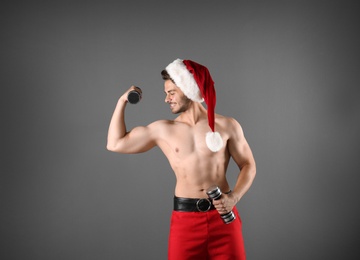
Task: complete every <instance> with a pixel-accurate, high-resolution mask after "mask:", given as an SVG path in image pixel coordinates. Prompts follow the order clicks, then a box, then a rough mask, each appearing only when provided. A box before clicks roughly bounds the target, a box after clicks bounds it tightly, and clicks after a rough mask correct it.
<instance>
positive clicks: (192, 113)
mask: <svg viewBox="0 0 360 260" xmlns="http://www.w3.org/2000/svg"><path fill="white" fill-rule="evenodd" d="M204 118H207V111H206V109H205V108H204V107H203V106H202V105H201V103H199V102H192V103H191V105H190V106H189V108H188V109H187V110H186V111H184V112H182V113H181V115H180V116H179V117H178V118H177V120H178V121H181V122H184V123H187V124H190V125H196V123H197V122H199V121H200V120H201V119H204Z"/></svg>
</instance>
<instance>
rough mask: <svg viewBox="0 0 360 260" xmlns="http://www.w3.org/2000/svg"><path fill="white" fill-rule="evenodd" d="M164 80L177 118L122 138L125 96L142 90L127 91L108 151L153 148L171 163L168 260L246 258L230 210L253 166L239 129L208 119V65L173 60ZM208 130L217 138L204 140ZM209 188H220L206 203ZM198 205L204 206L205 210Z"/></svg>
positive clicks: (211, 103) (211, 94)
mask: <svg viewBox="0 0 360 260" xmlns="http://www.w3.org/2000/svg"><path fill="white" fill-rule="evenodd" d="M162 76H163V79H164V80H165V82H164V92H165V95H166V96H165V102H166V103H167V104H169V107H170V110H171V112H172V113H173V114H180V115H179V116H178V117H177V118H175V119H174V120H159V121H155V122H153V123H151V124H149V125H148V126H138V127H135V128H133V129H132V130H131V131H129V132H127V130H126V125H125V120H124V113H125V107H126V104H127V94H128V92H129V91H131V90H137V91H141V90H140V89H139V88H137V87H135V86H132V87H131V88H130V89H129V90H127V91H126V92H125V93H124V94H123V95H122V96H121V97H120V99H119V100H118V102H117V105H116V108H115V111H114V113H113V116H112V118H111V122H110V126H109V132H108V142H107V149H108V150H110V151H113V152H118V153H126V154H131V153H142V152H146V151H148V150H149V149H151V148H153V147H155V146H158V147H159V148H160V149H161V150H162V152H163V153H164V154H165V156H166V157H167V159H168V160H169V163H170V165H171V168H172V169H173V171H174V173H175V176H176V186H175V197H174V210H173V214H172V219H171V227H170V236H169V248H168V259H172V260H173V259H179V260H180V259H181V260H184V259H209V258H211V259H245V249H244V243H243V238H242V231H241V219H240V216H239V213H238V212H237V210H236V207H235V205H236V204H237V203H238V202H239V201H240V200H241V198H242V197H243V196H244V194H245V193H246V192H247V191H248V189H249V188H250V186H251V184H252V182H253V180H254V178H255V174H256V166H255V160H254V158H253V155H252V152H251V149H250V147H249V145H248V143H247V141H246V139H245V137H244V134H243V131H242V128H241V126H240V124H239V123H238V122H237V121H236V120H235V119H233V118H229V117H225V116H221V115H218V114H215V113H214V107H215V102H216V97H215V89H214V86H213V81H212V79H211V76H210V74H209V72H208V70H207V68H206V67H204V66H202V65H200V64H198V63H195V62H193V61H190V60H180V59H177V60H175V61H174V62H172V63H170V64H169V65H168V66H167V67H166V69H165V70H164V71H162ZM184 77H188V78H189V79H188V80H186V79H184ZM194 84H195V85H194ZM189 85H192V86H190V87H189ZM194 86H195V88H197V90H198V92H197V93H195V94H193V93H192V92H191V91H193V90H195V89H194ZM189 88H190V90H191V91H190V92H189ZM184 92H186V93H187V94H185V93H184ZM194 96H195V97H194ZM197 97H199V98H200V100H201V99H202V98H203V99H205V102H206V104H207V110H206V109H205V108H204V107H203V105H202V104H201V103H200V102H198V101H194V100H198V99H197ZM209 126H210V128H211V129H212V130H216V132H214V131H213V132H211V131H210V135H211V134H216V135H217V138H218V137H220V140H215V141H214V140H213V141H211V138H210V140H207V138H205V136H206V134H207V132H209V129H210V128H209ZM214 138H215V137H214ZM215 139H216V138H215ZM211 142H213V143H214V142H215V145H212V144H211ZM214 147H215V148H214ZM230 158H232V159H233V160H234V161H235V163H236V164H237V165H238V167H239V170H240V173H239V175H238V178H237V181H236V183H235V185H234V187H233V189H232V191H231V189H230V185H229V183H228V182H227V179H226V170H227V167H228V164H229V160H230ZM214 185H215V186H218V187H219V188H220V190H221V191H222V193H223V194H222V197H221V199H220V200H213V201H212V202H211V204H206V203H209V201H208V200H207V198H208V196H207V194H206V190H207V189H208V188H209V187H211V186H214ZM199 201H200V202H201V203H205V208H204V207H202V206H203V205H200V204H199ZM231 210H232V211H233V212H234V214H235V217H236V219H235V220H234V221H233V222H232V223H230V224H224V222H223V221H222V220H221V218H220V216H219V214H220V215H222V214H225V213H227V212H230V211H231Z"/></svg>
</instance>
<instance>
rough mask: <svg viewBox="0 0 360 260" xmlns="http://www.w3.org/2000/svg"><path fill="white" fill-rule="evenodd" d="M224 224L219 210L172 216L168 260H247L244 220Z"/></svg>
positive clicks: (174, 214) (175, 213)
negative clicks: (242, 225) (242, 223)
mask: <svg viewBox="0 0 360 260" xmlns="http://www.w3.org/2000/svg"><path fill="white" fill-rule="evenodd" d="M233 212H234V214H235V216H236V219H235V220H234V221H233V222H232V223H230V224H224V222H223V221H222V219H221V217H220V215H219V213H218V212H217V210H210V211H208V212H178V211H173V213H172V216H171V225H170V236H169V251H168V259H169V260H190V259H193V260H203V259H204V260H205V259H217V260H226V259H227V260H245V259H246V258H245V248H244V241H243V237H242V231H241V219H240V216H239V213H238V211H237V209H236V207H234V209H233Z"/></svg>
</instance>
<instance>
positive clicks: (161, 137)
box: [157, 116, 230, 198]
mask: <svg viewBox="0 0 360 260" xmlns="http://www.w3.org/2000/svg"><path fill="white" fill-rule="evenodd" d="M226 120H227V119H226V118H225V117H221V116H217V118H216V127H215V129H216V131H219V132H220V133H221V136H222V138H223V141H224V147H223V148H222V149H221V150H220V151H218V152H215V153H214V152H212V151H210V150H209V148H208V147H207V146H206V143H205V136H206V133H207V132H209V131H210V128H209V126H208V124H207V120H201V121H199V122H198V123H196V124H195V125H193V126H191V125H189V124H186V123H183V122H181V121H177V120H174V121H170V120H169V121H167V120H161V121H158V122H157V124H159V127H157V129H158V134H157V137H158V138H157V140H158V142H157V145H158V146H159V147H160V149H161V150H162V151H163V153H164V154H165V156H166V157H167V159H168V161H169V163H170V165H171V167H172V169H173V171H174V173H175V176H176V186H175V195H176V196H178V197H187V198H206V197H207V195H206V193H205V191H206V189H208V188H209V187H211V186H213V185H217V186H219V187H220V189H221V190H223V191H224V192H225V191H229V190H230V187H229V185H228V183H227V180H226V176H225V174H226V169H227V166H228V163H229V158H230V155H229V152H228V150H227V147H226V143H227V140H228V139H229V136H228V133H227V131H226V125H227V123H226Z"/></svg>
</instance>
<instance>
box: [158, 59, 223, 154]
mask: <svg viewBox="0 0 360 260" xmlns="http://www.w3.org/2000/svg"><path fill="white" fill-rule="evenodd" d="M165 70H166V71H167V73H168V74H169V75H170V77H171V79H172V80H173V81H174V83H175V85H176V86H178V87H179V88H180V89H181V91H182V92H183V93H184V94H185V96H187V97H188V98H189V99H191V100H193V101H196V102H203V101H205V103H206V105H207V114H208V123H209V127H210V128H211V132H208V133H207V134H206V138H205V140H206V145H207V147H208V148H209V149H210V150H211V151H213V152H217V151H219V150H220V149H221V148H222V147H223V140H222V137H221V135H220V134H219V133H218V132H215V105H216V92H215V87H214V81H213V80H212V78H211V75H210V72H209V70H208V69H207V68H206V67H205V66H203V65H201V64H198V63H196V62H194V61H191V60H181V59H176V60H174V61H173V62H172V63H170V64H169V65H168V66H167V67H166V68H165Z"/></svg>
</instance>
